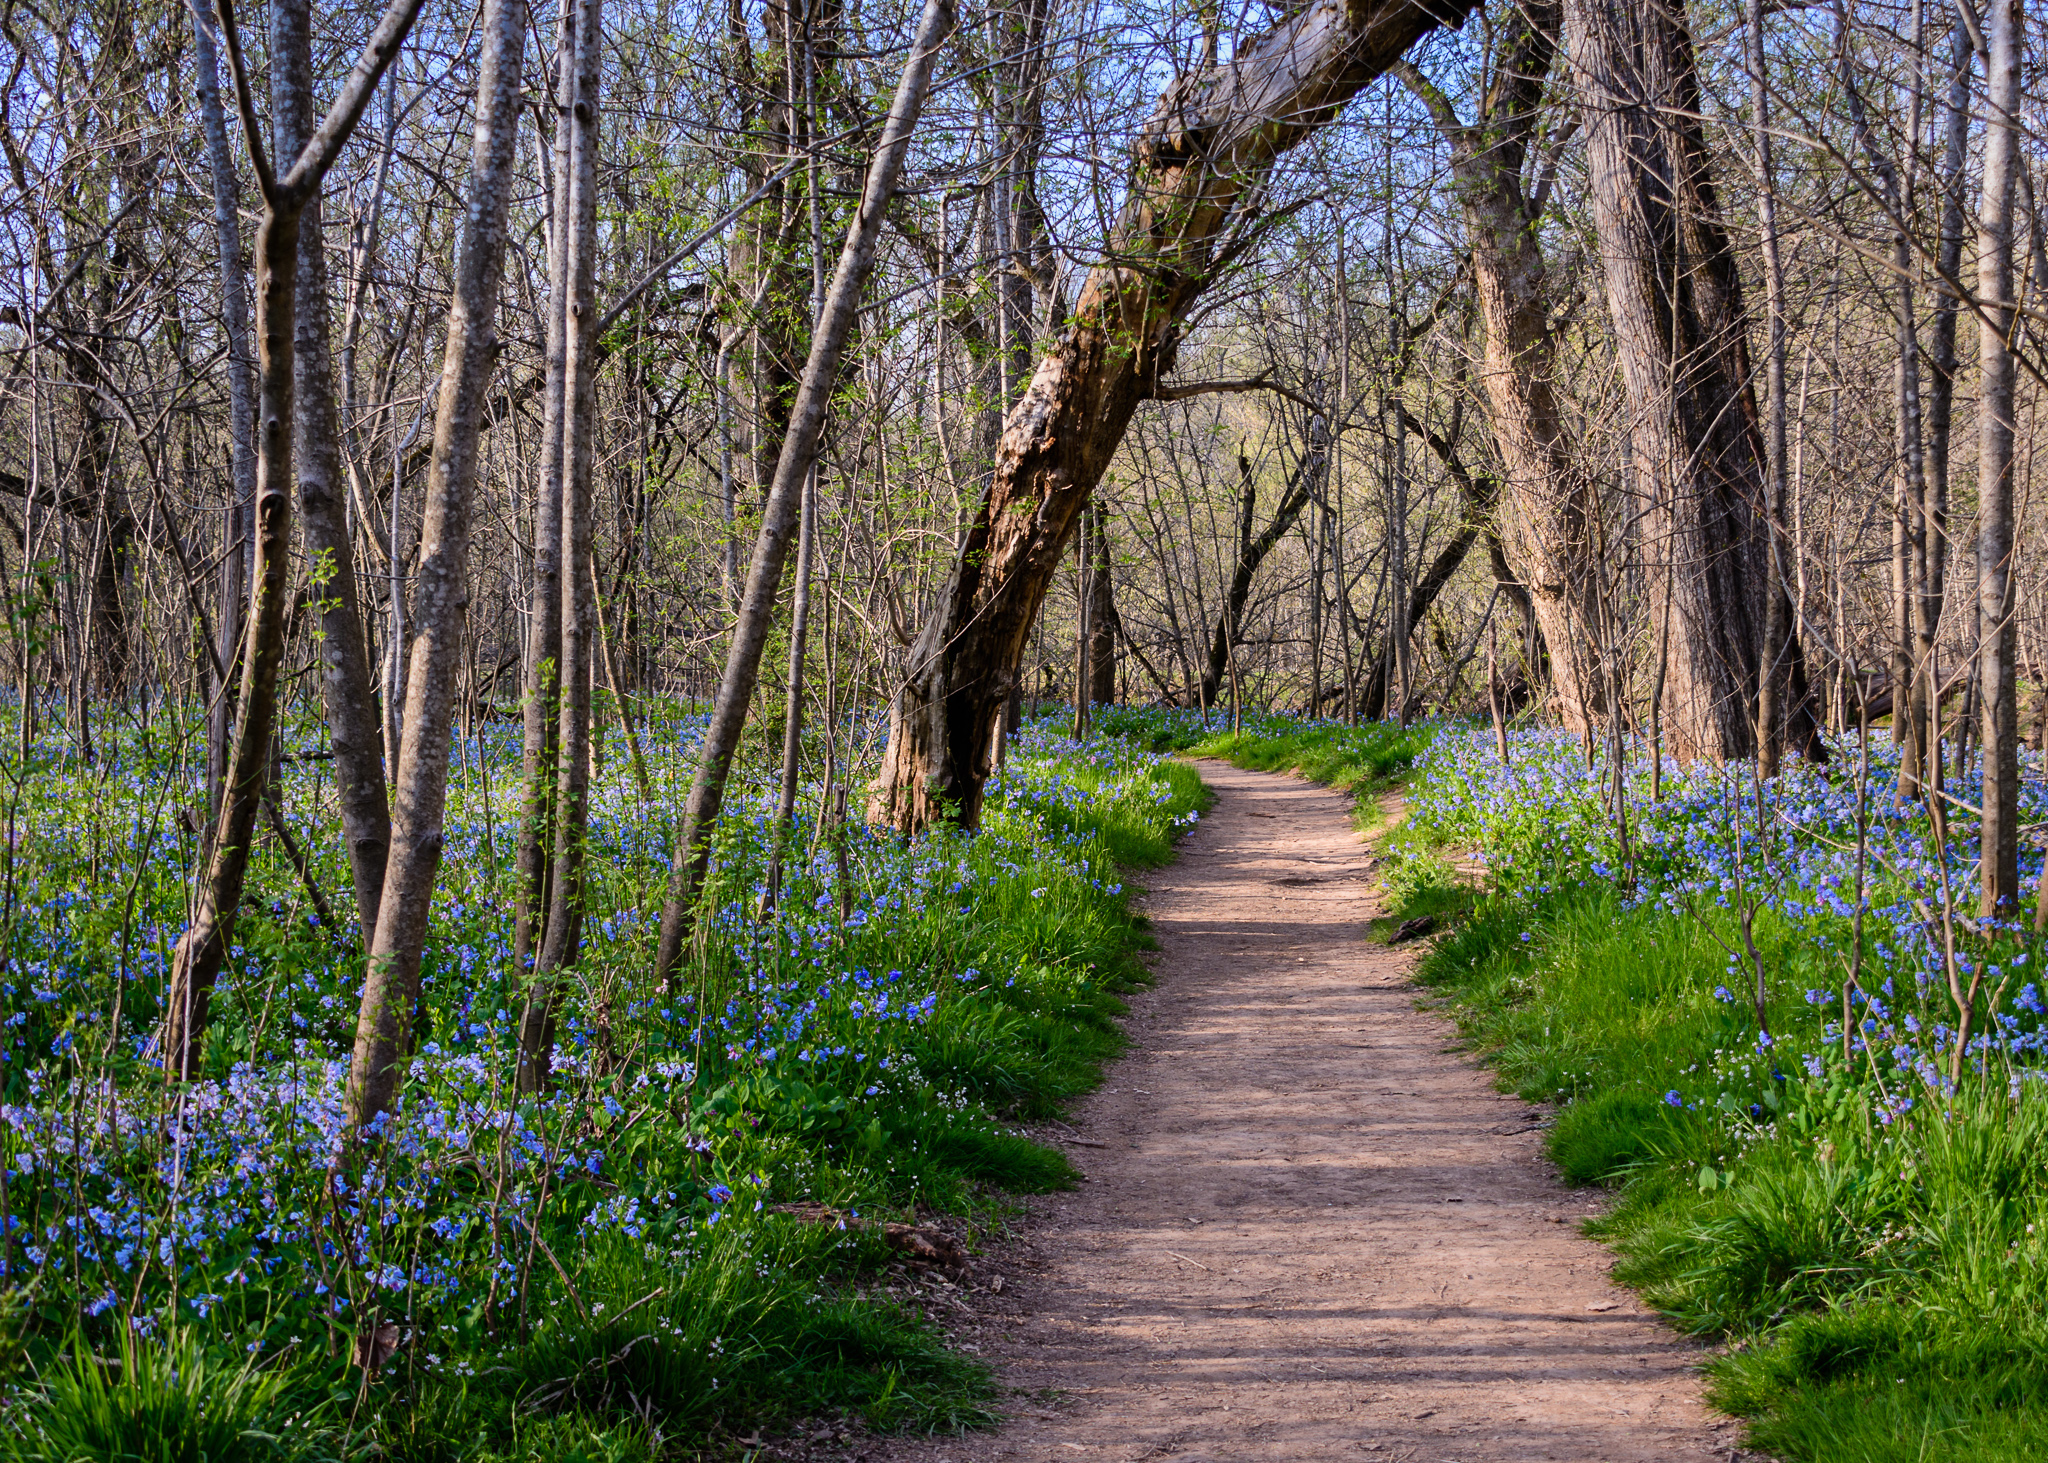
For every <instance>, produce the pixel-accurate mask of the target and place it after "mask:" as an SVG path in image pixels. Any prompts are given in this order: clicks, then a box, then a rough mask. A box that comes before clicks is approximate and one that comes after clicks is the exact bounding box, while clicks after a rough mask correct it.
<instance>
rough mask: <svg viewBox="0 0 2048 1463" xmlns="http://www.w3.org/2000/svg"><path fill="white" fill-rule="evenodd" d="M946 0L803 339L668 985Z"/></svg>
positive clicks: (702, 774) (679, 843)
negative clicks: (806, 351)
mask: <svg viewBox="0 0 2048 1463" xmlns="http://www.w3.org/2000/svg"><path fill="white" fill-rule="evenodd" d="M953 20H954V16H953V6H952V3H951V0H925V7H924V13H923V15H922V16H921V17H920V18H919V20H918V24H917V34H916V37H915V38H914V39H913V40H912V42H911V45H910V54H909V57H908V58H907V59H906V60H905V62H904V66H903V76H902V79H901V80H900V82H899V83H898V85H897V88H896V97H895V100H894V101H893V102H892V103H891V105H890V107H889V115H888V118H887V120H886V121H884V122H883V124H882V136H881V140H880V142H879V143H878V144H877V146H876V148H875V156H874V160H873V162H872V163H871V164H870V165H869V168H868V176H867V182H866V186H865V187H864V188H863V189H862V191H861V198H860V208H859V211H858V212H857V213H856V214H855V216H854V220H853V224H852V226H851V227H850V228H849V229H848V230H847V234H846V243H845V246H844V248H843V249H842V250H841V251H840V255H839V263H838V266H837V267H836V268H835V269H834V270H833V274H832V284H831V288H830V289H829V290H827V291H826V295H825V308H824V310H823V311H822V312H820V315H819V319H818V323H817V328H816V330H815V331H814V332H813V333H812V336H811V353H810V359H809V360H807V361H806V362H805V363H804V372H803V379H802V384H801V385H800V386H799V387H798V389H797V396H796V404H795V407H794V409H793V410H792V411H791V413H790V420H789V431H788V433H787V434H786V435H785V436H784V438H783V442H782V455H781V457H780V458H779V459H778V460H777V461H776V464H775V479H774V483H773V486H772V487H771V488H770V489H769V493H768V503H767V506H766V507H765V508H764V509H763V510H762V515H761V530H760V533H759V534H758V535H757V536H756V538H755V540H754V552H753V557H752V559H751V560H750V561H749V563H748V565H747V588H746V592H745V595H744V596H743V597H742V599H741V602H740V615H739V622H738V624H737V625H736V626H735V627H734V629H733V636H732V645H731V648H730V649H729V650H728V652H727V654H726V661H725V672H724V674H723V675H722V676H721V677H720V679H719V683H718V697H717V700H716V701H715V702H714V703H713V705H712V711H711V721H710V724H709V725H708V726H707V727H706V728H705V729H704V741H703V746H702V750H701V752H700V753H699V760H698V763H697V775H696V777H695V779H694V780H693V781H692V782H691V784H690V800H689V803H688V805H687V807H686V808H685V810H684V815H683V828H682V832H681V834H680V835H679V836H678V838H677V839H676V849H675V862H674V865H673V867H672V868H671V870H670V874H669V889H668V899H667V902H666V903H665V904H664V905H663V906H662V911H661V940H660V944H659V946H658V947H657V949H656V953H655V973H656V975H657V976H658V977H659V978H660V979H661V980H663V981H664V982H667V981H669V980H672V979H673V977H674V973H675V968H676V965H677V963H678V961H679V960H680V959H681V958H682V949H683V939H684V936H685V935H686V934H687V932H688V928H689V919H690V912H691V910H692V908H693V907H694V905H695V903H696V898H697V893H698V890H699V889H700V888H702V886H703V882H704V874H705V871H706V870H707V869H708V868H709V866H710V862H711V838H712V834H713V832H714V831H715V829H716V826H717V823H718V816H719V813H720V810H721V809H722V808H723V806H724V802H725V783H726V778H727V776H728V775H729V773H730V772H731V770H732V758H733V754H734V753H735V752H736V751H737V750H738V749H739V740H740V733H741V730H742V729H743V728H744V727H745V725H746V718H747V709H748V706H749V705H750V704H751V703H752V701H753V699H754V685H755V682H756V681H757V680H758V679H759V676H760V672H761V653H762V651H763V649H764V648H765V647H766V645H767V642H768V630H769V626H770V623H771V621H772V620H773V618H774V612H775V596H776V591H777V590H778V589H780V588H781V585H782V569H783V564H784V562H785V561H786V560H787V558H788V556H789V544H790V537H791V534H792V531H793V530H794V528H795V527H796V521H795V520H796V516H797V509H798V505H799V502H800V500H801V498H802V496H803V485H804V479H805V478H806V477H807V476H808V475H809V474H810V471H811V468H812V466H813V465H814V464H815V463H816V462H817V460H818V444H819V441H820V439H821V438H822V436H823V434H824V430H825V414H826V410H827V408H828V407H829V406H830V405H831V400H832V389H833V386H834V384H835V383H836V381H837V379H838V375H839V361H840V357H841V356H842V355H843V354H844V352H845V348H846V339H847V336H848V334H849V333H850V332H851V331H852V329H853V325H854V320H855V317H856V316H857V315H858V314H859V309H860V296H861V290H862V288H863V286H865V285H866V283H867V278H868V273H869V271H870V270H871V269H872V268H873V266H874V261H875V245H876V241H877V240H878V239H879V238H880V236H881V231H882V220H883V215H884V212H885V211H886V209H887V208H888V204H889V198H890V195H891V194H893V193H894V192H895V191H896V180H897V178H898V176H899V175H900V174H901V172H902V170H903V157H904V154H905V153H906V152H908V151H909V149H910V136H911V133H912V132H913V131H915V130H916V128H917V119H918V117H919V115H920V114H921V113H922V112H923V110H924V100H925V95H926V93H927V91H928V90H929V89H930V86H931V74H932V65H933V62H934V61H935V59H936V58H937V53H938V49H939V47H940V45H941V44H943V43H944V41H945V39H946V36H947V35H948V34H950V33H951V31H952V29H953Z"/></svg>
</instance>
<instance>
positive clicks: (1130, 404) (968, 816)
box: [870, 0, 1473, 832]
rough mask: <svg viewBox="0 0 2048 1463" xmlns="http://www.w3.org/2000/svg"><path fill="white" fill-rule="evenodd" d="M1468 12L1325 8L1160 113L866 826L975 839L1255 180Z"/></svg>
mask: <svg viewBox="0 0 2048 1463" xmlns="http://www.w3.org/2000/svg"><path fill="white" fill-rule="evenodd" d="M1472 8H1473V0H1444V3H1442V4H1440V5H1438V6H1436V7H1434V8H1426V7H1424V6H1422V5H1419V4H1410V3H1401V4H1395V5H1390V6H1388V7H1386V8H1384V9H1375V10H1371V11H1367V10H1366V9H1365V8H1364V7H1354V6H1351V5H1348V4H1344V3H1340V0H1315V3H1312V4H1310V5H1308V6H1306V7H1304V8H1303V9H1301V10H1299V11H1297V12H1295V13H1294V14H1292V15H1290V16H1288V17H1287V18H1286V19H1285V20H1283V21H1281V22H1280V23H1279V24H1278V25H1276V26H1274V27H1273V28H1272V29H1271V30H1269V31H1267V32H1266V33H1265V34H1264V35H1261V36H1258V37H1256V38H1254V39H1252V40H1250V41H1247V42H1245V43H1244V44H1243V46H1241V47H1240V48H1239V50H1238V51H1237V53H1236V54H1235V55H1234V56H1233V57H1232V58H1231V60H1230V61H1229V62H1228V63H1217V64H1213V65H1209V66H1206V67H1203V68H1202V69H1200V70H1197V71H1193V72H1191V73H1189V74H1188V75H1186V76H1184V77H1183V78H1181V79H1180V80H1178V81H1176V82H1175V83H1174V84H1173V85H1172V86H1171V87H1169V88H1168V89H1167V91H1166V93H1165V94H1164V95H1163V96H1162V97H1161V98H1160V100H1159V105H1158V108H1157V110H1156V111H1155V112H1154V114H1153V117H1152V120H1151V121H1150V122H1149V123H1148V124H1147V125H1146V128H1145V130H1144V132H1143V134H1142V135H1141V136H1140V138H1139V140H1138V142H1137V144H1136V147H1135V151H1134V156H1133V163H1134V168H1133V173H1132V181H1131V189H1130V194H1129V196H1128V197H1127V199H1126V200H1125V203H1124V207H1123V210H1122V212H1121V214H1120V215H1119V217H1118V219H1117V222H1116V225H1115V227H1114V228H1113V229H1112V230H1111V232H1110V237H1109V239H1108V240H1107V241H1106V247H1105V248H1104V250H1103V254H1104V259H1105V262H1104V263H1102V264H1100V265H1098V266H1096V268H1095V269H1094V271H1093V272H1092V273H1091V274H1090V275H1089V278H1088V282H1087V284H1086V285H1085V286H1084V287H1083V289H1082V292H1081V295H1080V299H1079V301H1078V302H1077V303H1076V305H1075V307H1074V313H1073V317H1072V319H1071V320H1070V321H1069V322H1068V324H1067V326H1066V328H1065V329H1064V330H1063V331H1062V332H1061V334H1060V337H1059V339H1058V342H1057V343H1056V344H1055V345H1054V347H1053V349H1052V351H1051V352H1050V353H1049V354H1048V355H1047V356H1046V357H1045V359H1044V360H1043V361H1042V362H1041V363H1040V364H1039V367H1038V370H1037V373H1036V375H1035V376H1034V377H1033V378H1032V382H1031V386H1030V388H1029V389H1028V390H1027V391H1026V392H1025V394H1024V399H1023V400H1022V401H1020V402H1019V403H1018V404H1017V405H1016V407H1015V408H1013V409H1012V410H1011V412H1010V414H1009V417H1008V419H1007V420H1006V422H1005V423H1004V427H1003V436H1002V440H1001V443H1000V444H999V446H998V449H997V457H996V466H995V472H994V475H993V476H992V478H991V480H990V484H989V489H988V492H987V494H986V495H985V496H984V498H983V500H982V503H981V506H980V508H979V510H978V511H977V512H976V514H975V517H974V521H973V523H972V524H971V525H970V527H969V529H968V532H967V534H966V536H965V540H964V542H963V543H962V544H961V545H960V550H959V553H958V555H957V557H956V559H955V562H954V566H953V570H952V573H951V575H950V577H949V578H948V580H947V582H946V585H945V587H944V589H943V590H942V591H941V593H940V595H939V598H938V603H937V607H936V608H935V610H934V611H933V613H932V615H931V617H930V618H929V619H928V620H927V621H926V622H925V626H924V629H923V631H922V632H921V633H920V635H919V637H918V640H917V643H916V644H915V645H913V646H912V647H911V650H910V666H909V670H908V673H907V675H906V678H905V680H904V683H903V685H902V687H901V689H899V690H898V691H897V693H896V697H895V701H894V704H893V705H892V707H891V709H890V720H889V746H888V759H887V762H886V764H885V766H884V768H883V771H882V776H881V779H880V781H879V783H878V784H877V787H876V792H875V798H874V802H873V805H872V808H871V810H870V811H871V815H872V816H874V817H876V818H878V819H882V820H886V821H888V822H891V823H894V824H895V825H896V826H897V827H898V828H901V829H904V830H905V831H911V832H914V831H916V830H918V829H921V828H923V827H925V826H927V825H928V824H931V823H933V822H935V821H938V820H940V819H942V818H946V817H951V816H957V817H958V818H959V820H960V821H961V822H962V823H963V824H964V825H966V826H968V827H973V826H974V825H975V824H976V823H977V822H978V821H979V820H980V817H981V800H982V789H983V786H984V785H985V784H986V782H987V780H988V776H989V772H990V770H991V768H992V766H993V760H994V752H995V747H994V741H995V736H996V732H997V728H998V727H999V725H1000V723H1001V721H1002V717H1003V714H1004V711H1005V709H1006V707H1007V705H1008V702H1009V697H1010V689H1011V686H1012V683H1013V681H1014V679H1015V677H1016V674H1017V667H1018V663H1019V660H1020V659H1021V657H1022V654H1023V649H1024V642H1025V639H1026V637H1027V636H1028V635H1029V634H1030V631H1031V626H1032V623H1033V622H1034V620H1035V619H1036V618H1037V615H1038V611H1039V606H1040V605H1041V604H1042V603H1043V601H1044V598H1045V592H1046V589H1047V587H1048V586H1049V585H1050V584H1051V582H1052V578H1053V575H1054V574H1055V573H1056V572H1057V570H1058V566H1059V561H1060V558H1061V556H1062V554H1063V552H1064V550H1065V548H1066V545H1067V540H1068V538H1069V536H1070V535H1071V534H1072V532H1073V529H1074V525H1075V523H1076V521H1077V520H1078V518H1079V516H1080V511H1081V508H1082V505H1083V504H1085V503H1086V502H1087V501H1088V497H1089V494H1091V493H1092V492H1093V491H1094V489H1095V485H1096V483H1098V482H1099V481H1101V478H1102V474H1103V473H1104V471H1106V470H1107V468H1108V466H1109V462H1110V458H1111V457H1112V456H1113V454H1114V453H1115V451H1116V449H1117V446H1118V444H1119V443H1121V442H1122V440H1123V436H1124V432H1125V429H1126V428H1127V427H1128V426H1129V425H1130V420H1131V414H1132V413H1133V412H1134V411H1135V410H1136V409H1137V405H1138V403H1139V402H1140V401H1142V400H1144V399H1145V398H1146V397H1147V396H1148V395H1150V394H1151V393H1152V392H1153V391H1154V390H1156V389H1157V387H1158V386H1159V384H1160V382H1161V379H1162V377H1163V376H1165V375H1166V374H1167V373H1168V372H1169V371H1170V369H1171V367H1172V364H1173V359H1174V352H1175V347H1176V344H1177V340H1178V334H1179V329H1180V324H1181V321H1182V319H1183V318H1184V317H1185V315H1186V313H1187V311H1188V308H1189V307H1190V306H1191V305H1192V304H1193V303H1194V302H1195V300H1196V299H1197V298H1198V297H1199V296H1200V295H1201V293H1202V291H1203V290H1204V289H1205V288H1206V287H1207V286H1208V284H1209V283H1210V282H1211V281H1212V280H1213V279H1214V278H1215V277H1216V274H1217V273H1218V272H1219V271H1220V270H1221V269H1223V268H1224V267H1226V266H1227V265H1228V263H1229V262H1230V261H1231V260H1232V259H1233V258H1235V257H1236V256H1237V255H1238V254H1239V253H1240V252H1242V250H1243V249H1244V248H1245V247H1247V246H1248V244H1249V243H1250V242H1251V241H1252V240H1253V239H1255V238H1256V230H1257V227H1258V223H1259V218H1260V200H1261V197H1262V190H1261V189H1260V188H1259V186H1258V184H1259V182H1260V180H1262V179H1263V178H1264V177H1265V176H1266V175H1267V173H1268V172H1269V171H1270V169H1271V168H1272V166H1273V163H1274V161H1275V160H1276V159H1277V158H1278V157H1279V156H1280V155H1281V154H1282V153H1283V152H1285V151H1286V150H1287V149H1289V148H1290V147H1293V146H1294V145H1295V144H1296V143H1298V142H1300V141H1301V140H1302V139H1303V138H1304V137H1307V136H1308V135H1309V134H1310V133H1312V132H1313V131H1315V130H1316V129H1317V128H1318V127H1321V126H1323V125H1325V124H1327V123H1328V122H1329V121H1330V120H1331V119H1332V118H1334V117H1335V116H1336V115H1337V113H1338V111H1339V110H1340V109H1341V108H1342V107H1343V105H1344V103H1345V102H1346V101H1348V100H1349V99H1350V98H1351V97H1352V96H1353V95H1355V94H1356V93H1357V92H1358V90H1359V88H1361V87H1363V86H1364V85H1365V84H1366V83H1367V82H1368V81H1370V80H1372V79H1373V78H1374V77H1376V76H1378V75H1380V74H1382V73H1383V72H1385V71H1386V69H1387V68H1388V67H1389V66H1390V65H1392V64H1393V62H1394V61H1395V60H1396V59H1397V58H1398V57H1399V56H1400V54H1401V53H1402V52H1403V51H1405V50H1406V49H1407V48H1408V47H1409V46H1410V45H1412V44H1413V43H1414V42H1415V41H1416V39H1417V38H1419V37H1421V36H1423V35H1426V34H1428V33H1429V32H1430V31H1432V30H1435V29H1436V28H1437V27H1438V26H1439V25H1442V24H1446V23H1448V24H1457V23H1460V22H1462V21H1463V19H1464V17H1465V16H1466V15H1467V14H1469V13H1470V12H1471V10H1472Z"/></svg>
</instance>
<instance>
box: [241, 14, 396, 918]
mask: <svg viewBox="0 0 2048 1463" xmlns="http://www.w3.org/2000/svg"><path fill="white" fill-rule="evenodd" d="M270 47H271V88H270V94H271V114H272V115H271V126H272V130H273V133H274V135H275V137H276V139H277V153H278V155H279V156H280V157H295V156H297V154H298V152H299V149H300V148H302V147H304V146H305V144H306V139H307V137H308V136H309V135H311V133H312V130H313V30H312V17H311V13H310V10H309V9H308V7H306V6H303V5H290V4H287V5H281V6H278V7H276V8H275V9H273V10H272V12H271V42H270ZM297 290H298V294H297V297H296V299H295V300H294V301H293V305H292V312H293V315H292V318H293V325H294V329H295V330H296V331H297V339H296V340H294V342H293V344H292V359H293V370H294V373H295V375H294V379H293V382H292V464H293V467H294V469H295V471H296V475H297V479H298V494H299V518H300V529H301V532H302V534H303V535H304V539H305V548H306V561H307V564H308V566H309V570H308V572H309V573H310V574H311V576H312V578H313V581H314V583H315V584H316V585H317V586H318V595H317V601H318V604H319V609H320V634H319V636H318V637H316V650H317V654H318V656H319V659H320V691H321V701H322V704H323V706H324V707H325V710H326V714H327V733H328V737H329V739H330V740H331V742H332V743H333V747H334V781H335V791H336V794H337V796H338V798H339V801H340V803H341V828H342V837H343V839H344V840H345V841H346V842H347V844H348V859H349V873H350V876H351V878H352V879H353V881H354V884H355V894H356V921H357V926H358V929H359V932H360V933H361V935H362V939H363V948H364V949H366V950H367V949H368V948H369V944H370V938H371V936H372V935H373V934H374V933H375V931H376V928H377V901H378V899H379V898H381V897H382V893H383V888H384V858H385V854H386V852H387V851H388V849H389V848H390V844H391V807H390V803H389V802H388V801H387V799H386V794H385V785H384V777H385V768H384V756H383V736H382V732H381V730H380V728H379V726H378V717H377V691H376V682H375V681H374V680H373V679H372V677H371V674H370V660H369V643H368V641H367V640H366V639H365V638H364V634H363V617H362V610H361V606H360V605H359V603H358V601H357V586H356V570H355V549H354V546H353V544H352V543H351V541H350V537H349V531H348V517H347V514H346V513H345V512H344V511H343V493H344V491H345V490H344V489H343V486H342V476H341V453H340V442H341V428H340V417H339V415H338V414H337V412H336V410H335V404H334V372H333V369H332V367H333V362H332V356H331V353H330V351H329V342H328V318H327V315H328V296H327V247H326V241H325V239H324V237H323V236H322V233H321V223H320V198H319V194H318V192H317V190H316V191H315V193H314V195H313V197H312V198H311V199H309V200H308V202H307V204H306V212H305V217H304V219H303V220H302V221H301V224H300V231H299V263H298V278H297Z"/></svg>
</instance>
